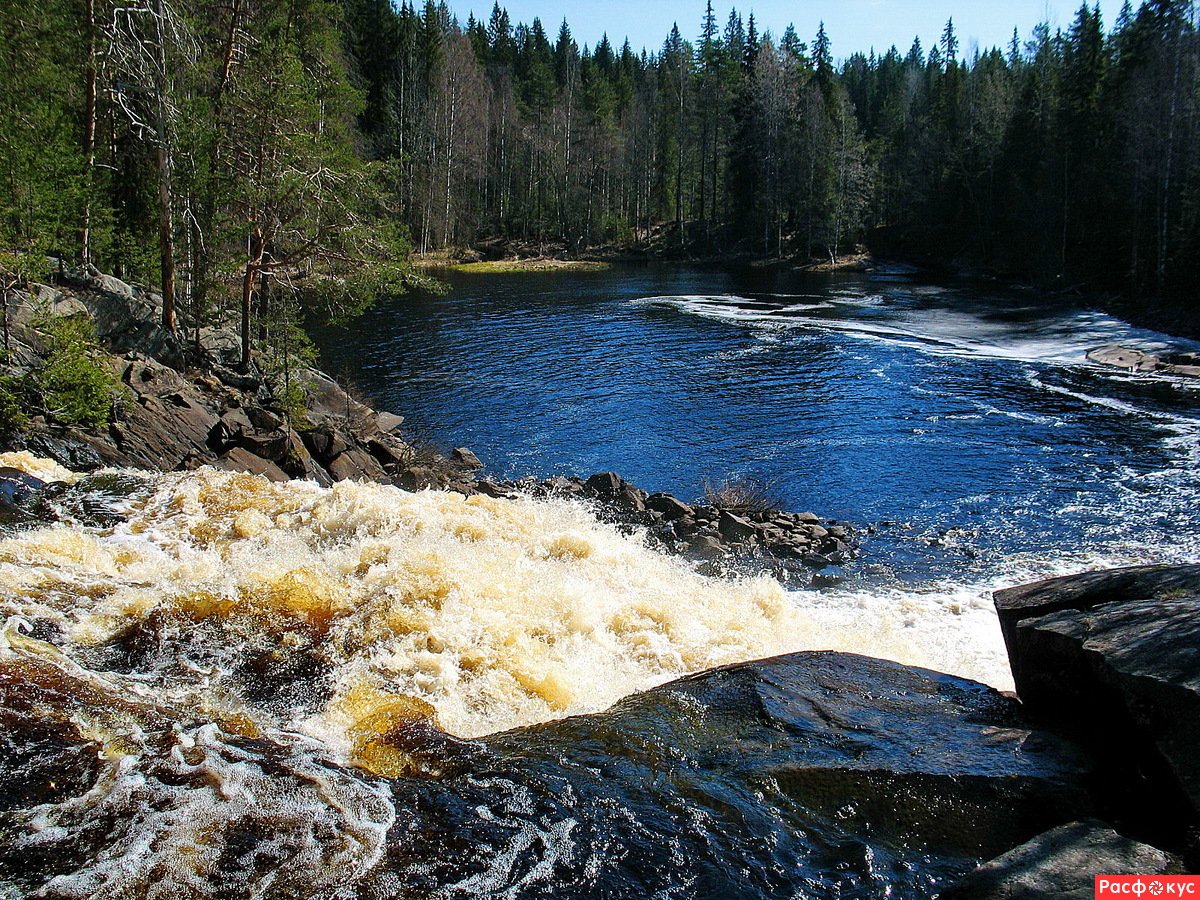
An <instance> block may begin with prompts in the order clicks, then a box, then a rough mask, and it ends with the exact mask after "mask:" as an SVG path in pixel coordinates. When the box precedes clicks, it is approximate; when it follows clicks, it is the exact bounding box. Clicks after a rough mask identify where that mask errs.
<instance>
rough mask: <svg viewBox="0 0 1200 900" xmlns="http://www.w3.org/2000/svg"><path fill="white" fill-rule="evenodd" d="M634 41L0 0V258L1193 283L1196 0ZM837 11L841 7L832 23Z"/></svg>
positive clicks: (210, 312)
mask: <svg viewBox="0 0 1200 900" xmlns="http://www.w3.org/2000/svg"><path fill="white" fill-rule="evenodd" d="M688 30H689V29H687V28H684V27H681V26H676V27H675V28H674V29H672V31H671V33H670V34H669V35H668V36H667V37H666V39H665V41H664V42H663V44H662V46H661V47H659V48H657V49H655V50H654V51H653V52H647V51H645V50H641V51H635V50H634V49H633V48H632V47H631V46H630V44H629V42H628V41H625V42H624V43H623V45H622V46H621V47H620V48H617V47H616V46H615V45H614V44H613V43H612V42H610V40H609V39H608V38H607V37H605V38H603V39H602V40H600V41H599V42H598V43H596V44H595V46H592V47H589V46H587V45H584V46H582V48H581V47H580V45H579V43H578V42H577V41H576V40H575V39H574V37H573V36H572V33H571V29H570V26H569V24H568V23H567V22H566V21H564V22H562V23H561V24H560V25H559V26H558V28H557V31H556V33H555V34H554V36H553V38H552V37H551V34H550V33H548V32H547V30H546V28H545V27H544V25H543V23H542V22H541V21H539V20H537V19H535V20H534V21H533V22H532V23H529V24H523V23H516V24H514V23H513V22H512V21H511V20H510V17H509V15H508V14H507V12H506V11H505V10H504V8H503V7H501V6H500V5H499V4H496V6H495V7H494V8H493V10H492V13H491V15H490V17H489V19H488V20H487V21H486V22H484V21H481V20H478V19H476V18H474V17H471V18H469V19H468V21H466V22H465V23H464V22H460V21H458V20H456V19H455V18H454V17H453V16H452V15H451V13H450V11H449V10H448V8H447V7H446V5H445V4H444V3H440V4H439V3H435V2H433V0H428V2H426V3H425V4H424V5H423V6H421V7H419V8H418V7H416V6H414V5H412V4H411V3H409V2H407V0H404V2H402V3H400V4H399V5H398V6H397V5H396V4H395V3H393V2H392V0H335V2H327V0H221V2H215V3H214V2H200V0H128V2H122V3H120V4H117V3H114V2H112V0H44V2H41V3H38V4H36V5H35V4H23V3H17V2H14V0H7V2H3V3H0V79H2V83H3V85H4V90H3V91H2V92H0V179H2V182H3V186H2V187H0V273H2V274H3V277H4V286H5V288H6V289H7V288H8V287H10V286H12V285H15V284H17V283H19V282H20V281H21V280H22V279H26V278H30V277H32V276H33V275H34V274H37V273H38V272H39V271H40V270H41V269H42V268H44V267H45V266H46V260H47V258H49V259H51V260H60V261H61V262H60V265H84V266H94V267H96V268H97V269H99V270H102V271H107V272H113V273H115V274H118V275H121V276H124V277H126V278H135V279H140V280H143V281H146V282H148V283H153V284H156V285H159V286H160V287H161V290H162V292H163V295H164V297H165V298H166V302H164V304H163V324H164V326H165V327H168V328H172V329H173V328H175V327H176V326H177V324H178V317H179V316H180V315H182V316H183V318H184V320H185V321H186V322H190V323H196V324H198V323H200V322H202V321H206V320H207V319H209V318H211V317H213V316H217V315H221V314H227V315H230V316H238V315H239V314H240V321H241V327H242V337H243V346H244V352H245V353H246V354H247V359H248V354H249V352H250V348H251V345H252V344H253V341H254V338H255V333H256V332H255V331H254V329H253V327H252V323H254V322H264V321H272V322H275V321H282V322H285V323H288V322H292V321H294V320H296V319H297V318H298V317H299V316H301V315H304V314H308V313H311V312H313V311H320V312H322V313H325V314H328V315H332V316H338V315H345V314H351V313H353V312H354V311H355V310H357V309H359V308H361V306H362V305H363V304H364V303H366V302H369V301H370V300H371V299H373V298H374V297H375V296H377V295H379V294H384V293H387V292H390V291H395V290H398V289H401V288H402V287H403V285H404V284H405V283H406V282H410V281H411V280H412V279H413V278H414V276H413V274H412V270H411V269H410V268H409V267H408V258H409V255H410V252H412V251H414V250H415V251H419V252H430V251H434V250H439V249H444V248H451V247H466V246H472V245H480V244H483V243H486V242H495V243H497V244H499V245H503V244H505V243H506V242H524V243H526V244H534V245H536V246H539V247H558V248H562V249H565V251H566V252H569V253H574V254H582V253H586V252H588V251H594V250H596V249H597V248H605V249H609V250H620V251H632V252H643V253H650V254H654V255H659V256H678V257H682V258H687V257H705V258H717V259H720V258H728V259H782V258H787V259H793V260H794V259H798V260H802V261H807V260H809V259H822V260H836V259H838V258H839V257H841V256H842V255H845V254H847V253H850V252H853V251H854V249H855V248H856V247H857V246H859V245H862V244H865V245H867V246H868V247H870V248H871V249H872V250H874V251H876V252H883V253H887V254H890V255H895V256H900V257H908V258H913V259H918V260H928V261H933V262H937V263H939V264H944V265H951V266H957V267H961V268H969V269H974V270H980V271H989V272H994V273H999V274H1004V275H1010V276H1016V277H1023V278H1026V279H1029V280H1032V281H1034V282H1036V283H1037V284H1039V285H1041V286H1047V287H1055V286H1057V287H1062V288H1068V287H1069V288H1076V289H1085V290H1090V291H1111V292H1116V293H1123V294H1126V295H1129V296H1142V295H1153V296H1156V297H1171V298H1175V301H1176V302H1177V303H1178V302H1183V303H1187V304H1190V303H1191V302H1192V301H1193V300H1194V297H1193V296H1192V295H1193V294H1194V293H1195V284H1196V276H1195V272H1196V269H1197V265H1200V27H1198V22H1197V11H1196V7H1195V4H1194V2H1193V0H1146V2H1144V3H1142V4H1141V5H1140V7H1138V8H1136V9H1135V8H1134V7H1132V6H1131V5H1130V4H1129V3H1128V2H1127V3H1126V4H1125V6H1124V7H1123V8H1122V10H1121V11H1120V15H1119V16H1118V17H1117V18H1116V19H1115V21H1114V23H1113V27H1112V28H1111V30H1106V28H1105V26H1104V23H1103V20H1102V17H1101V14H1100V10H1099V7H1096V8H1089V7H1088V6H1086V5H1084V6H1081V7H1080V9H1079V10H1078V13H1077V14H1076V16H1075V18H1074V20H1073V21H1072V23H1071V24H1070V26H1069V27H1067V28H1065V29H1060V30H1051V28H1050V27H1049V26H1047V25H1045V24H1043V25H1039V26H1037V27H1035V28H1034V29H1033V30H1032V32H1031V33H1030V34H1028V35H1025V36H1023V35H1022V34H1021V33H1019V31H1017V30H1016V29H1014V32H1013V37H1012V41H1011V43H1010V44H1009V45H1008V46H1007V47H1003V48H999V47H994V48H986V49H985V48H978V47H970V48H967V49H964V48H963V47H961V46H960V41H959V38H958V36H957V33H956V30H955V25H954V22H953V20H951V21H949V22H947V23H946V26H945V30H944V32H943V34H942V36H941V39H940V41H939V42H938V43H937V45H936V46H931V47H929V48H928V49H926V48H925V47H923V46H922V45H921V43H920V41H919V40H916V41H914V42H913V43H912V45H911V47H909V49H907V50H905V51H902V50H900V49H898V48H897V47H896V46H893V47H890V48H887V49H886V50H882V51H879V50H872V51H871V52H869V53H854V54H853V55H850V56H848V57H845V58H839V57H838V55H837V53H836V51H835V48H834V43H833V39H832V36H831V35H829V34H827V33H826V31H825V28H824V26H823V25H822V26H820V27H819V28H818V29H817V31H816V33H815V35H813V36H812V37H811V38H810V39H807V38H802V37H801V35H800V34H799V33H798V32H797V30H796V29H795V28H794V27H791V26H789V27H788V28H787V29H786V30H784V31H783V32H782V34H778V35H775V34H772V33H771V32H770V31H766V30H760V28H759V26H758V23H756V21H755V19H754V17H753V16H752V15H751V16H749V17H745V18H744V17H743V16H742V15H741V14H739V13H738V12H737V11H736V10H734V11H731V12H729V14H728V15H727V16H726V17H725V18H723V19H720V18H718V16H717V14H716V13H715V12H714V10H713V7H712V4H711V2H710V3H709V4H708V5H707V7H706V9H704V10H698V15H697V21H696V25H695V28H694V29H693V30H692V31H691V33H692V34H694V35H695V36H694V37H693V38H689V37H686V36H685V32H688ZM840 37H841V39H843V40H845V41H846V42H847V43H848V44H851V43H853V38H854V36H853V35H845V36H840Z"/></svg>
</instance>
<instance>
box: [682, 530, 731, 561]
mask: <svg viewBox="0 0 1200 900" xmlns="http://www.w3.org/2000/svg"><path fill="white" fill-rule="evenodd" d="M688 549H689V550H690V551H691V552H692V553H695V554H696V555H697V556H702V557H704V558H705V559H716V558H717V557H718V556H723V555H724V553H725V547H724V546H723V545H722V544H721V541H720V540H719V539H717V538H716V537H714V536H713V535H711V534H697V535H695V536H694V537H692V540H691V543H690V544H689V545H688Z"/></svg>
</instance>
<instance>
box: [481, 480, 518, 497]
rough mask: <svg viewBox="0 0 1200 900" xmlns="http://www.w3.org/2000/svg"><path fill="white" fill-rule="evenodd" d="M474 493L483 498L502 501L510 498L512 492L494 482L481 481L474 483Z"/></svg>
mask: <svg viewBox="0 0 1200 900" xmlns="http://www.w3.org/2000/svg"><path fill="white" fill-rule="evenodd" d="M475 491H476V492H477V493H480V494H483V495H484V496H485V497H494V498H495V499H497V500H503V499H506V498H508V497H511V496H512V491H511V490H509V489H508V488H507V487H505V486H504V485H502V484H498V483H497V482H495V481H488V480H487V479H483V480H481V481H476V482H475Z"/></svg>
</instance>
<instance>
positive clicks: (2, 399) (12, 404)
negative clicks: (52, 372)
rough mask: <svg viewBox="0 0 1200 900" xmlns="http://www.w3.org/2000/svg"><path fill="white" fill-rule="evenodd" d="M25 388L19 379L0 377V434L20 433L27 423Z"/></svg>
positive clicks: (7, 376) (9, 376)
mask: <svg viewBox="0 0 1200 900" xmlns="http://www.w3.org/2000/svg"><path fill="white" fill-rule="evenodd" d="M25 409H26V398H25V386H24V384H23V383H22V382H21V380H20V379H19V378H15V377H13V376H12V375H0V434H3V435H9V434H13V433H14V432H18V431H21V430H22V429H23V428H24V427H25V426H26V424H28V422H29V416H28V415H27V414H26V412H25Z"/></svg>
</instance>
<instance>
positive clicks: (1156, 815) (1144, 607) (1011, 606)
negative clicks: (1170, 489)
mask: <svg viewBox="0 0 1200 900" xmlns="http://www.w3.org/2000/svg"><path fill="white" fill-rule="evenodd" d="M995 601H996V609H997V611H998V613H999V616H1000V624H1001V628H1002V630H1003V633H1004V639H1005V642H1006V644H1007V645H1008V652H1009V659H1010V660H1011V662H1012V669H1013V676H1014V680H1015V682H1016V688H1017V694H1018V695H1019V696H1020V697H1021V700H1022V701H1023V702H1024V703H1025V705H1026V707H1027V708H1028V709H1029V712H1030V714H1031V715H1032V716H1035V717H1037V718H1038V719H1040V720H1041V721H1045V722H1047V723H1053V724H1054V725H1055V727H1060V728H1063V729H1066V730H1068V731H1069V732H1070V733H1072V734H1075V735H1077V736H1080V737H1081V738H1082V739H1084V740H1086V741H1087V742H1088V743H1089V744H1092V745H1094V746H1096V747H1099V748H1103V749H1104V750H1105V752H1106V755H1107V757H1108V759H1109V763H1110V766H1111V773H1112V776H1111V777H1112V779H1113V786H1114V790H1117V789H1118V788H1119V787H1122V783H1123V790H1124V791H1125V792H1126V793H1127V795H1128V796H1129V797H1130V798H1131V802H1134V803H1136V804H1139V805H1140V804H1145V807H1146V808H1145V809H1143V810H1142V813H1143V814H1144V815H1146V816H1149V817H1151V818H1152V819H1154V821H1155V823H1156V824H1157V825H1158V826H1159V827H1161V828H1165V829H1167V830H1173V831H1174V832H1175V833H1178V832H1180V831H1182V830H1183V829H1185V828H1188V827H1194V826H1195V824H1196V823H1197V822H1200V566H1196V565H1191V566H1146V567H1137V568H1129V569H1118V570H1114V571H1109V572H1092V573H1087V574H1084V575H1075V576H1069V577H1066V578H1057V579H1051V580H1049V581H1043V582H1038V583H1037V584H1033V585H1028V586H1025V587H1019V588H1013V589H1011V590H1006V591H999V592H997V593H996V596H995ZM1135 814H1136V812H1135Z"/></svg>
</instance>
